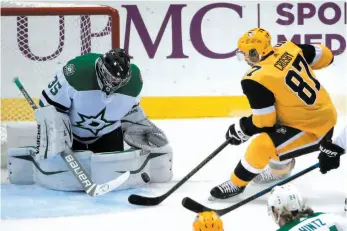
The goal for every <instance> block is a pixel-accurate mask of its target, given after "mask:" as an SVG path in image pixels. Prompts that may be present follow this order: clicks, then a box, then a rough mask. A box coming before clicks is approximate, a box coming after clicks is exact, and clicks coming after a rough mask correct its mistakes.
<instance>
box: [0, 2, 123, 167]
mask: <svg viewBox="0 0 347 231" xmlns="http://www.w3.org/2000/svg"><path fill="white" fill-rule="evenodd" d="M116 47H120V18H119V13H118V11H117V10H116V9H114V8H112V7H110V6H99V5H78V4H51V3H28V2H23V3H19V2H13V1H12V2H1V117H0V118H1V160H2V161H1V162H2V163H1V167H4V166H5V164H6V155H7V148H9V147H13V146H26V145H33V144H35V140H36V138H35V135H34V137H33V138H31V137H30V138H29V137H20V136H32V134H33V132H35V126H34V125H33V126H31V125H30V124H33V123H35V118H34V113H33V111H32V109H31V108H30V106H29V105H28V104H27V102H26V101H25V99H24V98H23V97H22V96H21V94H20V92H19V91H18V90H17V89H16V87H15V86H14V84H13V83H12V79H13V78H14V77H16V76H17V77H19V78H20V79H21V81H22V82H23V85H24V86H25V87H26V89H27V90H28V92H29V94H30V95H31V96H32V97H33V99H34V101H35V102H36V103H37V101H38V98H39V96H40V95H41V92H42V90H43V89H44V88H45V87H46V85H47V84H48V83H49V81H50V79H51V78H52V74H53V73H54V72H55V71H56V70H57V69H59V68H61V67H62V66H63V65H64V64H65V63H66V62H67V61H68V60H70V59H72V58H74V57H76V56H79V55H83V54H87V53H91V52H92V53H105V52H107V51H108V50H110V49H111V48H116ZM31 127H33V131H32V132H24V131H23V129H26V130H28V129H29V130H30V129H31ZM10 134H12V135H13V136H14V137H10ZM32 141H34V142H33V143H31V142H32Z"/></svg>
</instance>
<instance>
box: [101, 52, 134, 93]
mask: <svg viewBox="0 0 347 231" xmlns="http://www.w3.org/2000/svg"><path fill="white" fill-rule="evenodd" d="M95 69H96V74H97V79H98V84H99V86H100V88H101V90H102V91H104V92H105V93H106V94H107V95H109V94H112V93H114V92H115V91H116V90H117V89H119V88H121V87H123V86H124V85H126V84H127V83H128V82H129V80H130V77H131V68H130V57H129V55H128V54H126V53H125V51H124V50H123V49H120V48H116V49H112V50H110V51H109V52H107V53H106V54H104V55H102V56H101V57H100V58H98V59H97V61H96V64H95Z"/></svg>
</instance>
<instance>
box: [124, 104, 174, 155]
mask: <svg viewBox="0 0 347 231" xmlns="http://www.w3.org/2000/svg"><path fill="white" fill-rule="evenodd" d="M122 130H123V135H124V141H125V142H126V143H127V144H128V145H130V146H131V147H134V148H138V149H143V150H149V151H151V150H153V149H156V148H159V147H163V146H166V145H168V143H169V141H168V139H167V137H166V135H165V134H164V132H163V131H162V130H161V129H159V128H158V127H157V126H155V125H154V124H153V123H152V122H151V121H149V120H148V119H147V117H146V115H145V113H144V111H143V110H142V108H141V107H140V106H139V105H137V106H136V107H134V108H133V109H132V110H131V111H130V112H129V113H128V114H127V115H125V116H124V117H123V118H122Z"/></svg>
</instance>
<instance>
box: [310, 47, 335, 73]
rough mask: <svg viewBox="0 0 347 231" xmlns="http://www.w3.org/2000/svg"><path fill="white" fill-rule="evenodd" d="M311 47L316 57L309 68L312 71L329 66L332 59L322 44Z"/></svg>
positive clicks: (329, 52) (329, 51) (330, 53)
mask: <svg viewBox="0 0 347 231" xmlns="http://www.w3.org/2000/svg"><path fill="white" fill-rule="evenodd" d="M313 46H314V48H315V51H316V56H315V57H314V59H313V61H312V63H311V64H310V66H311V68H312V69H314V70H318V69H321V68H324V67H327V66H329V64H330V63H331V61H332V59H333V57H334V55H333V53H332V52H331V50H330V49H329V48H327V47H326V46H325V45H323V44H314V45H313Z"/></svg>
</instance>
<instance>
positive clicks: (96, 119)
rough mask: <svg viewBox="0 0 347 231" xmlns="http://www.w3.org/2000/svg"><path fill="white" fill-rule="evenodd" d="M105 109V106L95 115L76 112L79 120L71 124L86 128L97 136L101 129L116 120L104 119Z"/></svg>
mask: <svg viewBox="0 0 347 231" xmlns="http://www.w3.org/2000/svg"><path fill="white" fill-rule="evenodd" d="M105 111H106V107H105V108H104V109H103V110H102V111H101V112H99V113H98V114H97V115H96V116H86V115H83V114H81V113H77V114H78V115H79V116H80V117H81V121H78V122H76V124H77V125H73V126H75V127H79V128H81V129H85V130H88V131H90V132H91V133H93V134H94V135H95V136H97V135H98V134H99V132H100V131H101V130H102V129H104V128H106V127H108V126H111V125H112V124H114V123H116V122H117V121H118V120H107V119H105Z"/></svg>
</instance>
